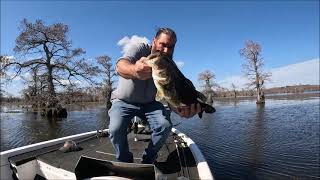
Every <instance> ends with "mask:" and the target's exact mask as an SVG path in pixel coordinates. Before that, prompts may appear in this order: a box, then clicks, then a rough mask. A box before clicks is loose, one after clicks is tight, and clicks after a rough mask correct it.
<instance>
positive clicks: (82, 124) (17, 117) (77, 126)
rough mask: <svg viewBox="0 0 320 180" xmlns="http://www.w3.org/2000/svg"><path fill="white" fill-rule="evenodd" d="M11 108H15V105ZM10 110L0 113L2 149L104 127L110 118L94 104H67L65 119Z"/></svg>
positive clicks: (102, 107)
mask: <svg viewBox="0 0 320 180" xmlns="http://www.w3.org/2000/svg"><path fill="white" fill-rule="evenodd" d="M10 108H11V109H17V107H14V106H13V107H10ZM4 109H5V108H4ZM4 112H9V113H4ZM11 112H12V111H11V110H10V109H7V111H2V113H1V151H4V150H8V149H12V148H16V147H20V146H24V145H29V144H32V143H37V142H41V141H46V140H50V139H54V138H59V137H64V136H68V135H74V134H78V133H83V132H87V131H93V130H97V129H102V128H107V122H108V121H109V117H108V116H107V111H106V110H105V108H104V106H103V105H97V104H95V105H91V106H88V105H87V106H83V105H76V106H72V107H68V118H58V119H48V118H46V117H42V116H41V115H39V114H36V113H32V112H23V113H11Z"/></svg>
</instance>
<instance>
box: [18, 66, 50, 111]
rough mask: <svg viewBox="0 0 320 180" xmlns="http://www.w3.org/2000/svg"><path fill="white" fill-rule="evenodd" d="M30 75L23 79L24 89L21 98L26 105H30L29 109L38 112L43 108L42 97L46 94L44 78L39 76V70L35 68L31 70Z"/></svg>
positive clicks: (43, 100) (43, 99) (44, 99)
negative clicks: (22, 97)
mask: <svg viewBox="0 0 320 180" xmlns="http://www.w3.org/2000/svg"><path fill="white" fill-rule="evenodd" d="M30 72H31V73H30V75H29V76H28V77H23V76H22V79H23V80H24V81H25V82H24V84H26V88H25V89H24V90H23V96H24V99H25V101H26V102H27V103H28V104H31V108H33V109H34V110H36V111H37V110H38V108H41V107H43V106H44V105H43V103H44V102H45V101H46V97H45V96H44V95H45V94H46V93H45V92H44V91H45V88H46V87H47V86H46V85H47V83H46V79H45V76H43V75H39V69H38V68H37V67H34V68H31V71H30Z"/></svg>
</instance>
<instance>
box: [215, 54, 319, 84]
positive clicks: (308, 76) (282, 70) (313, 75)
mask: <svg viewBox="0 0 320 180" xmlns="http://www.w3.org/2000/svg"><path fill="white" fill-rule="evenodd" d="M319 68H320V60H319V58H317V59H312V60H308V61H304V62H301V63H296V64H290V65H287V66H284V67H279V68H273V69H270V70H268V72H271V74H272V75H271V78H270V81H269V82H266V83H265V87H266V88H272V87H281V86H290V85H299V84H312V85H318V84H320V79H319V74H320V73H319ZM247 82H248V80H247V79H246V78H245V77H244V76H241V75H238V76H231V77H228V78H226V79H224V80H222V81H219V82H218V83H219V84H220V85H221V86H223V87H227V88H230V87H231V84H232V83H233V84H235V85H236V86H237V87H238V89H241V88H245V84H246V83H247Z"/></svg>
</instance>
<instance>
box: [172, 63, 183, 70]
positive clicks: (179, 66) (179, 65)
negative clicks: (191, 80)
mask: <svg viewBox="0 0 320 180" xmlns="http://www.w3.org/2000/svg"><path fill="white" fill-rule="evenodd" d="M174 62H175V63H176V65H177V66H178V68H179V69H181V68H182V67H183V66H184V62H183V61H174Z"/></svg>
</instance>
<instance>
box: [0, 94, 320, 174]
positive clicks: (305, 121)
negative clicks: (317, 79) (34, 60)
mask: <svg viewBox="0 0 320 180" xmlns="http://www.w3.org/2000/svg"><path fill="white" fill-rule="evenodd" d="M319 104H320V101H319V98H318V97H317V98H308V99H295V100H288V99H281V100H275V99H273V100H268V101H267V103H266V105H265V106H264V107H261V106H257V105H256V104H255V102H254V101H238V102H216V103H215V104H214V105H215V107H216V109H217V112H216V113H215V114H212V115H204V117H203V118H202V119H199V118H193V119H188V120H186V119H182V118H179V117H178V116H177V115H175V114H172V119H173V123H174V124H175V125H176V128H178V129H179V130H181V131H183V132H184V133H186V134H187V135H188V136H190V137H191V138H192V139H193V140H194V141H195V142H196V143H197V144H198V146H199V148H200V149H201V151H202V152H203V154H204V156H205V158H206V159H207V161H208V163H209V166H210V168H211V170H212V172H213V174H214V176H215V177H216V179H320V167H319V158H320V155H319V151H320V142H319V141H320V119H319V118H320V115H319V113H320V112H319V111H320V107H319ZM2 108H3V109H4V112H2V113H1V151H3V150H7V149H11V148H15V147H19V146H23V145H28V144H31V143H36V142H40V141H45V140H49V139H53V138H57V137H63V136H66V135H72V134H77V133H82V132H87V131H91V130H96V129H99V128H106V127H107V124H108V121H109V120H108V116H107V112H106V111H105V109H104V107H103V106H102V105H92V106H74V107H72V108H69V111H68V112H69V116H68V118H67V119H62V120H59V121H54V120H48V119H44V118H42V117H41V116H38V115H36V114H33V113H17V112H16V111H14V112H16V113H5V111H6V110H8V109H12V108H15V107H2ZM9 112H10V111H9ZM11 112H12V111H11Z"/></svg>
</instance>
